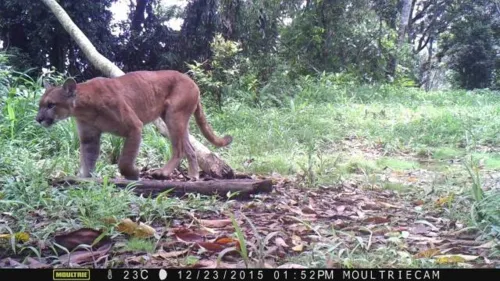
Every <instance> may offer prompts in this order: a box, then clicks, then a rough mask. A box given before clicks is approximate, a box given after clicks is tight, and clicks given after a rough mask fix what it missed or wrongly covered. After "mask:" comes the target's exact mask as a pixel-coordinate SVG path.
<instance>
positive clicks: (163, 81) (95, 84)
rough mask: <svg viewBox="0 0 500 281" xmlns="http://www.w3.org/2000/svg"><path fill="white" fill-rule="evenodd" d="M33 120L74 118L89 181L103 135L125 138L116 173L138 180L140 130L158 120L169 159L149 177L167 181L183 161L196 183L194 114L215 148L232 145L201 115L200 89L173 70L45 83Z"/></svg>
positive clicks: (83, 172) (44, 122)
mask: <svg viewBox="0 0 500 281" xmlns="http://www.w3.org/2000/svg"><path fill="white" fill-rule="evenodd" d="M44 86H45V92H44V94H43V95H42V97H41V99H40V102H39V108H38V114H37V116H36V121H37V122H38V123H40V124H41V125H42V126H44V127H50V126H52V125H53V124H55V123H56V122H57V121H60V120H64V119H66V118H68V117H74V118H75V120H76V124H77V127H78V134H79V138H80V175H81V176H82V177H91V174H92V173H93V171H94V169H95V164H96V161H97V159H98V157H99V153H100V139H101V135H102V133H111V134H114V135H117V136H120V137H123V138H125V142H124V145H123V148H122V151H121V154H120V158H119V160H118V168H119V171H120V174H121V175H122V176H123V177H125V178H126V179H129V180H137V179H138V178H139V170H138V169H137V168H136V167H135V160H136V157H137V155H138V152H139V147H140V144H141V141H142V128H143V127H144V126H145V125H146V124H148V123H150V122H152V121H154V120H156V119H157V118H158V117H161V118H162V119H163V121H165V123H166V125H167V128H168V131H169V136H170V141H171V144H172V157H171V158H170V160H168V161H167V163H166V164H165V165H164V166H163V167H162V168H160V169H157V170H155V171H154V172H153V174H152V175H153V176H155V177H159V178H167V177H169V176H170V175H171V173H172V172H173V171H174V169H175V168H177V166H178V165H179V164H180V161H181V159H183V158H184V157H186V158H187V160H188V176H189V178H191V179H193V180H198V179H199V173H198V161H197V159H196V155H195V152H194V149H193V147H192V145H191V143H190V142H189V138H188V136H189V133H188V129H189V119H190V118H191V116H192V115H193V114H194V117H195V120H196V123H197V125H198V127H199V128H200V130H201V132H202V133H203V135H204V136H205V138H206V139H207V140H208V141H210V142H211V143H212V144H213V145H215V146H217V147H223V146H227V145H228V144H230V143H231V142H232V140H233V138H232V137H231V136H229V135H226V136H224V137H222V138H221V137H218V136H216V135H215V134H214V132H213V130H212V128H211V127H210V125H209V124H208V122H207V120H206V117H205V115H204V113H203V109H202V105H201V101H200V90H199V88H198V86H197V85H196V83H195V82H194V81H193V80H192V79H191V78H190V77H189V76H188V75H186V74H183V73H180V72H177V71H173V70H164V71H135V72H130V73H127V74H125V75H123V76H120V77H116V78H103V77H98V78H94V79H91V80H88V81H86V82H83V83H76V81H75V80H74V79H72V78H69V79H67V80H66V81H65V82H64V84H63V85H62V86H52V85H49V84H47V83H44Z"/></svg>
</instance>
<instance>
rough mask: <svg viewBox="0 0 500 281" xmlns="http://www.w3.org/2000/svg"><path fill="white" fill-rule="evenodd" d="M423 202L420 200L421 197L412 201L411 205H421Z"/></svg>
mask: <svg viewBox="0 0 500 281" xmlns="http://www.w3.org/2000/svg"><path fill="white" fill-rule="evenodd" d="M424 203H425V202H424V200H421V199H420V200H415V201H413V205H415V206H421V205H424Z"/></svg>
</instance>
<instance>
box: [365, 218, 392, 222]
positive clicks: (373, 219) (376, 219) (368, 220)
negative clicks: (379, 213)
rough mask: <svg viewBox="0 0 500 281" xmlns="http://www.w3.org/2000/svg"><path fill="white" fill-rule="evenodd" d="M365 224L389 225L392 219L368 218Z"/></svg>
mask: <svg viewBox="0 0 500 281" xmlns="http://www.w3.org/2000/svg"><path fill="white" fill-rule="evenodd" d="M364 222H371V223H375V224H381V223H387V222H391V219H390V218H387V217H386V218H383V217H370V218H366V219H365V220H364Z"/></svg>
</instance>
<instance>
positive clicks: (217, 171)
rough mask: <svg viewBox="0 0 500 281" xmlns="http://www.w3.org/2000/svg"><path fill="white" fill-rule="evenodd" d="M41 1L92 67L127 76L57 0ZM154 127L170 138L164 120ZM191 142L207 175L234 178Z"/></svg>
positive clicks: (110, 74) (221, 163)
mask: <svg viewBox="0 0 500 281" xmlns="http://www.w3.org/2000/svg"><path fill="white" fill-rule="evenodd" d="M41 1H42V2H43V3H44V4H45V5H46V6H47V7H48V8H49V9H50V10H51V11H52V13H53V14H54V15H55V17H56V18H57V19H58V20H59V22H60V23H61V25H62V26H63V28H64V29H65V30H66V31H67V32H68V33H69V35H70V36H71V38H72V39H73V40H75V42H76V43H77V44H78V46H79V47H80V48H81V49H82V51H83V53H84V54H85V57H86V58H87V59H88V60H89V61H90V63H91V64H92V65H94V66H95V67H96V68H97V69H99V70H100V71H101V72H102V73H103V74H104V75H105V76H108V77H118V76H121V75H124V74H125V73H124V72H123V71H122V70H121V69H120V68H118V67H117V66H116V65H115V64H113V63H112V62H111V61H110V60H108V59H107V58H106V57H104V56H103V55H101V54H100V53H99V52H98V51H97V49H96V48H95V47H94V45H92V43H91V42H90V40H89V39H88V38H87V37H86V36H85V34H83V32H82V31H81V30H80V29H79V28H78V26H76V24H75V23H74V22H73V21H72V20H71V18H70V17H69V16H68V14H67V13H66V11H64V9H63V8H62V7H61V6H60V5H59V4H58V3H57V2H56V1H55V0H41ZM154 125H155V126H156V128H157V129H158V131H159V132H160V133H161V134H162V135H163V136H167V137H168V130H167V126H166V125H165V122H163V120H161V119H160V118H158V119H157V120H155V121H154ZM189 140H190V141H191V144H192V145H193V148H194V150H195V152H196V157H198V162H199V166H200V168H201V169H202V170H203V171H204V172H205V173H206V174H208V175H209V176H211V177H213V178H233V177H234V173H233V170H232V168H231V167H230V166H229V165H227V164H226V163H225V162H224V161H223V160H222V159H220V158H219V157H218V156H217V155H216V154H214V153H213V152H211V151H210V150H209V149H208V148H207V147H206V146H204V145H203V144H202V143H201V142H199V141H198V140H196V139H195V138H194V137H193V136H191V135H189Z"/></svg>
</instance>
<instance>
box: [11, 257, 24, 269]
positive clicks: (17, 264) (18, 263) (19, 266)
mask: <svg viewBox="0 0 500 281" xmlns="http://www.w3.org/2000/svg"><path fill="white" fill-rule="evenodd" d="M7 262H8V263H9V265H10V266H13V267H14V268H28V266H27V265H25V264H22V263H20V262H18V261H16V260H14V259H11V258H7Z"/></svg>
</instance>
